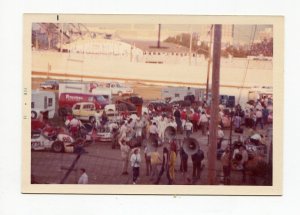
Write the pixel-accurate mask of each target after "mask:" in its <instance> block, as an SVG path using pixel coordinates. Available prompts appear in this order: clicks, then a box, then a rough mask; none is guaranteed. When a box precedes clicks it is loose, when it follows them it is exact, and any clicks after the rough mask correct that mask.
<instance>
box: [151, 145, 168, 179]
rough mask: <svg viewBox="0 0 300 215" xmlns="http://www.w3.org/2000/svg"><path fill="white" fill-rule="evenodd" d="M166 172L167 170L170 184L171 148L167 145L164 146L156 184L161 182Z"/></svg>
mask: <svg viewBox="0 0 300 215" xmlns="http://www.w3.org/2000/svg"><path fill="white" fill-rule="evenodd" d="M164 172H166V176H167V179H168V181H169V184H170V183H171V178H170V175H169V150H168V149H167V148H166V147H164V148H163V156H162V164H161V168H160V172H159V174H158V177H157V179H156V181H155V183H154V184H159V182H160V179H161V177H162V175H163V174H164Z"/></svg>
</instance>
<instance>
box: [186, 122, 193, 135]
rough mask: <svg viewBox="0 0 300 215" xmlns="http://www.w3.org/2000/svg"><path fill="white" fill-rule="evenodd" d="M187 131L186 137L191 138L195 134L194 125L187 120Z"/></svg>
mask: <svg viewBox="0 0 300 215" xmlns="http://www.w3.org/2000/svg"><path fill="white" fill-rule="evenodd" d="M185 131H186V137H188V138H189V137H190V136H191V134H192V132H193V123H191V121H190V120H187V122H186V123H185Z"/></svg>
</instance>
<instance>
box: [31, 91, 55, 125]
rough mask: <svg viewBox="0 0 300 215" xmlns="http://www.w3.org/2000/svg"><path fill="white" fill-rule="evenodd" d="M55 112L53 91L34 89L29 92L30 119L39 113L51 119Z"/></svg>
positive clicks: (36, 116)
mask: <svg viewBox="0 0 300 215" xmlns="http://www.w3.org/2000/svg"><path fill="white" fill-rule="evenodd" d="M54 113H55V93H54V92H48V91H39V90H35V91H32V93H31V119H36V118H38V117H39V115H40V114H42V115H43V117H44V118H48V119H52V118H53V117H54Z"/></svg>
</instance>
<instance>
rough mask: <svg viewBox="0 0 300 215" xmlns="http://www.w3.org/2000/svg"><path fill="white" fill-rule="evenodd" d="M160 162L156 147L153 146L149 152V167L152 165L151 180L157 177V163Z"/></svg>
mask: <svg viewBox="0 0 300 215" xmlns="http://www.w3.org/2000/svg"><path fill="white" fill-rule="evenodd" d="M160 162H161V158H160V156H159V153H158V151H157V147H155V149H154V151H153V152H151V167H152V172H151V180H154V179H155V178H157V177H158V165H159V164H160Z"/></svg>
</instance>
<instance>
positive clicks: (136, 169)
mask: <svg viewBox="0 0 300 215" xmlns="http://www.w3.org/2000/svg"><path fill="white" fill-rule="evenodd" d="M130 162H131V167H132V182H133V184H136V183H137V180H138V177H139V175H140V164H141V155H140V149H139V148H135V149H133V154H132V155H131V157H130Z"/></svg>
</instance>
